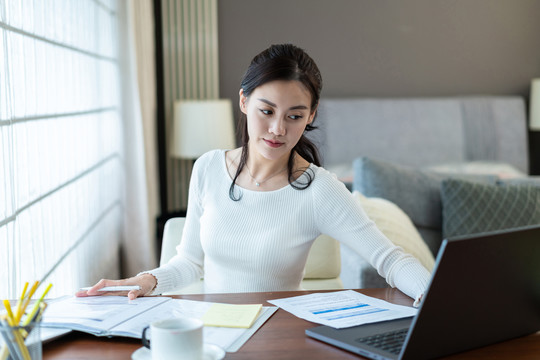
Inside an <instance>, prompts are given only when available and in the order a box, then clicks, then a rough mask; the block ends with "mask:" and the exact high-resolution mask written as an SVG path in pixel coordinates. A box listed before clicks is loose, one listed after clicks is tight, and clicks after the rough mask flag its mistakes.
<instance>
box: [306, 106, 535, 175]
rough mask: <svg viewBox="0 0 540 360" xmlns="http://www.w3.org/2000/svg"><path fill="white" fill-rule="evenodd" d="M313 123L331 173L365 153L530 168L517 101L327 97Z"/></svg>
mask: <svg viewBox="0 0 540 360" xmlns="http://www.w3.org/2000/svg"><path fill="white" fill-rule="evenodd" d="M315 125H319V127H320V128H321V130H322V131H314V132H313V134H310V137H311V138H313V139H314V140H315V141H316V142H317V143H318V144H319V147H320V150H321V154H322V156H323V165H324V166H325V167H329V168H330V167H332V166H336V165H340V164H349V165H350V164H351V163H352V161H353V160H354V159H355V158H357V157H360V156H367V157H373V158H377V159H381V160H386V161H391V162H394V163H398V164H403V165H408V166H415V167H424V166H432V165H438V164H444V163H455V162H466V161H477V160H483V161H495V162H504V163H508V164H511V165H512V166H514V167H515V168H517V169H518V170H521V171H523V172H525V173H528V169H529V157H528V141H527V121H526V111H525V103H524V100H523V99H522V98H521V97H517V96H482V97H444V98H396V99H372V98H349V99H345V98H344V99H330V98H323V99H322V100H321V103H320V105H319V114H318V118H317V120H316V122H315Z"/></svg>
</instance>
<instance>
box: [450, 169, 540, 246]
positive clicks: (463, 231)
mask: <svg viewBox="0 0 540 360" xmlns="http://www.w3.org/2000/svg"><path fill="white" fill-rule="evenodd" d="M441 200H442V207H443V212H442V214H443V236H444V237H445V238H447V237H453V236H459V235H467V234H474V233H481V232H487V231H495V230H501V229H509V228H514V227H520V226H526V225H533V224H540V187H538V186H535V185H531V184H525V185H508V184H505V185H488V184H480V183H473V182H468V181H463V180H456V179H447V180H444V181H443V182H442V185H441Z"/></svg>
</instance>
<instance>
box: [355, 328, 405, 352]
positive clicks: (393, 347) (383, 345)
mask: <svg viewBox="0 0 540 360" xmlns="http://www.w3.org/2000/svg"><path fill="white" fill-rule="evenodd" d="M408 331H409V329H408V328H405V329H401V330H396V331H390V332H387V333H382V334H377V335H372V336H367V337H363V338H359V339H356V341H357V342H359V343H362V344H367V345H369V346H373V347H376V348H378V349H381V350H385V351H388V352H390V353H392V354H396V355H398V354H399V352H400V351H401V348H402V347H403V343H404V342H405V337H406V336H407V332H408Z"/></svg>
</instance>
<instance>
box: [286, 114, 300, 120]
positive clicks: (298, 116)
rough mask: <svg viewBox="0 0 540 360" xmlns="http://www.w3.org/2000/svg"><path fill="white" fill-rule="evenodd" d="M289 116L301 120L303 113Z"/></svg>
mask: <svg viewBox="0 0 540 360" xmlns="http://www.w3.org/2000/svg"><path fill="white" fill-rule="evenodd" d="M289 117H290V118H291V119H293V120H299V119H301V118H302V115H290V116H289Z"/></svg>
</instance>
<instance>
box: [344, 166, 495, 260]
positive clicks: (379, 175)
mask: <svg viewBox="0 0 540 360" xmlns="http://www.w3.org/2000/svg"><path fill="white" fill-rule="evenodd" d="M353 168H354V183H353V190H357V191H359V192H360V193H362V194H363V195H364V196H367V197H376V198H383V199H387V200H389V201H391V202H393V203H394V204H396V205H397V206H398V207H399V208H400V209H402V210H403V211H404V212H405V213H406V214H407V215H408V216H409V217H410V218H411V220H412V222H413V224H414V225H415V226H416V228H417V229H418V231H419V232H420V235H421V236H422V238H423V239H424V241H425V242H426V244H427V245H428V247H429V248H430V250H431V252H432V253H433V254H437V252H438V250H439V246H440V245H441V241H442V233H441V231H442V218H441V212H442V207H441V194H440V189H441V182H442V181H443V180H444V179H447V178H449V177H451V178H459V179H465V180H469V181H478V182H484V183H490V184H495V181H496V180H497V177H496V176H493V175H476V174H474V175H469V174H455V175H447V174H440V173H436V172H432V171H428V170H421V169H417V168H413V167H410V166H404V165H399V164H394V163H390V162H386V161H381V160H377V159H372V158H369V157H361V158H357V159H356V160H355V161H354V162H353Z"/></svg>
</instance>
